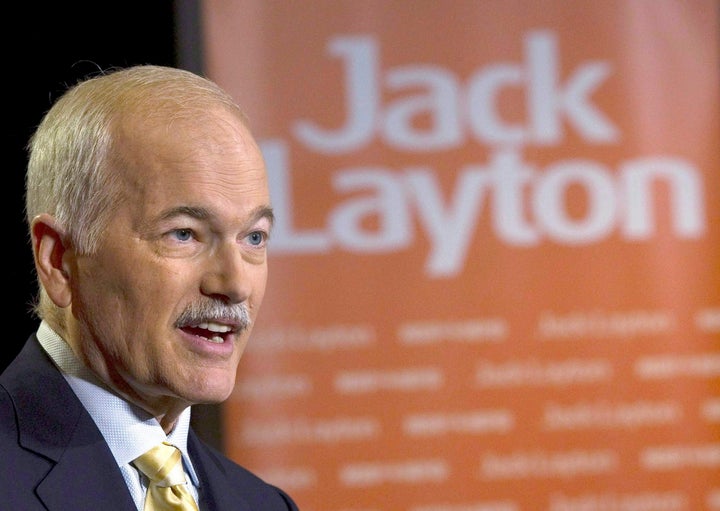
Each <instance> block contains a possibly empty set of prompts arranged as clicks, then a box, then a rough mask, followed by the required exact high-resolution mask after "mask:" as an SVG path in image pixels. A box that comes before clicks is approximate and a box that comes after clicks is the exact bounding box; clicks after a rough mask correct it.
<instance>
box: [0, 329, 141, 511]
mask: <svg viewBox="0 0 720 511" xmlns="http://www.w3.org/2000/svg"><path fill="white" fill-rule="evenodd" d="M3 379H4V380H5V384H6V388H7V390H8V392H9V393H10V394H11V395H12V397H13V401H14V403H15V406H16V411H17V417H18V428H19V431H20V439H19V441H20V444H21V445H22V446H23V447H25V448H26V449H28V450H31V451H34V452H36V453H37V454H38V455H41V456H44V457H46V458H48V459H50V460H52V461H53V462H54V463H55V465H54V466H53V467H52V469H51V470H50V471H49V472H48V474H47V475H46V476H45V478H44V479H43V480H42V481H41V482H40V484H39V485H38V489H37V493H38V495H39V496H40V498H41V499H42V500H43V502H44V503H45V505H46V506H47V508H48V509H49V510H51V511H56V510H57V511H66V510H68V509H77V510H80V509H103V508H105V509H108V508H109V507H112V509H118V510H123V509H127V510H134V509H135V505H134V503H133V501H132V498H131V496H130V492H129V491H128V490H127V486H126V485H125V481H124V479H123V477H122V473H121V472H120V469H119V468H118V466H117V463H116V462H115V459H114V458H113V456H112V453H111V452H110V449H109V448H108V446H107V444H106V443H105V440H104V439H103V437H102V435H101V434H100V431H99V430H98V429H97V426H96V425H95V423H94V422H93V420H92V418H91V417H90V415H89V414H88V413H87V412H86V411H85V409H84V408H83V407H82V405H81V403H80V401H79V400H78V399H77V397H76V396H75V394H74V393H73V392H72V390H71V389H70V387H69V385H68V384H67V382H66V381H65V379H64V378H63V377H62V375H61V374H60V372H59V371H58V370H57V369H56V368H55V366H54V365H53V363H52V361H51V360H50V359H49V357H48V356H47V354H46V353H45V352H44V351H43V350H42V348H41V347H40V345H39V343H38V341H37V339H36V338H34V336H33V337H32V338H31V339H30V340H29V341H28V342H27V343H26V345H25V347H24V348H23V350H22V352H21V353H20V354H19V355H18V358H17V360H16V361H15V362H14V363H13V364H12V367H11V368H10V371H6V372H5V374H4V375H3Z"/></svg>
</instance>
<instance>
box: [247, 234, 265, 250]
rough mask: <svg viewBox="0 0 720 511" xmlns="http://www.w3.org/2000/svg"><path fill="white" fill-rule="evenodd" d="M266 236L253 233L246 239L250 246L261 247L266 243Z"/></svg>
mask: <svg viewBox="0 0 720 511" xmlns="http://www.w3.org/2000/svg"><path fill="white" fill-rule="evenodd" d="M267 238H268V235H267V233H265V232H263V231H253V232H251V233H250V234H248V235H247V239H248V241H249V242H250V244H251V245H253V246H255V247H262V246H263V245H264V244H265V242H266V241H267Z"/></svg>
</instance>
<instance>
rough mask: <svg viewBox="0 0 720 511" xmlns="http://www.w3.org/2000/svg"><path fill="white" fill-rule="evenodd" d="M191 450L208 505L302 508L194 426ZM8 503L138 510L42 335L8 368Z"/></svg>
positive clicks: (205, 508)
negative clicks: (200, 434)
mask: <svg viewBox="0 0 720 511" xmlns="http://www.w3.org/2000/svg"><path fill="white" fill-rule="evenodd" d="M188 451H189V452H190V456H191V457H192V459H193V464H194V465H195V469H196V471H197V473H198V477H199V478H200V481H201V494H200V509H201V511H216V510H217V511H222V510H233V511H266V510H267V511H288V510H294V511H296V510H297V507H296V505H295V504H294V502H293V501H292V500H291V499H290V497H288V496H287V495H286V494H285V493H284V492H283V491H282V490H280V489H278V488H276V487H274V486H271V485H269V484H266V483H265V482H263V481H262V480H260V479H259V478H258V477H256V476H255V475H253V474H252V473H250V472H248V471H247V470H245V469H244V468H242V467H240V466H239V465H237V464H236V463H234V462H232V461H231V460H229V459H228V458H226V457H225V456H223V455H222V454H220V453H219V452H218V451H217V450H214V449H213V448H212V447H210V446H208V445H206V444H205V443H203V442H202V441H201V440H200V439H199V438H198V437H197V435H196V434H195V433H194V432H193V431H192V430H191V431H190V434H189V437H188ZM0 507H1V508H2V509H8V510H22V511H36V510H37V511H40V510H42V511H47V510H50V511H85V510H87V511H98V510H100V511H115V510H118V511H125V510H127V511H136V508H135V504H134V503H133V500H132V498H131V496H130V492H129V491H128V489H127V486H126V485H125V481H124V479H123V477H122V474H121V472H120V470H119V469H118V467H117V463H116V462H115V459H114V458H113V456H112V453H111V452H110V448H109V447H108V446H107V444H106V443H105V440H104V439H103V437H102V435H101V434H100V431H99V430H98V428H97V427H96V426H95V422H93V420H92V418H91V417H90V415H89V414H88V413H87V411H86V410H85V408H84V407H83V406H82V404H81V403H80V401H79V400H78V399H77V397H76V396H75V394H74V393H73V391H72V389H71V388H70V386H69V385H68V384H67V382H66V381H65V379H64V378H63V376H62V375H61V374H60V372H59V371H58V370H57V368H56V367H55V365H54V364H53V363H52V361H51V359H50V358H49V357H48V356H47V354H46V353H45V351H44V350H43V349H42V347H41V346H40V344H39V342H38V340H37V338H36V337H35V335H32V336H31V337H30V338H29V339H28V341H27V343H26V344H25V346H24V347H23V349H22V351H21V352H20V353H19V354H18V356H17V358H16V359H15V360H14V361H13V362H12V363H11V364H10V365H9V366H8V367H7V368H6V370H5V371H4V372H3V373H2V375H0Z"/></svg>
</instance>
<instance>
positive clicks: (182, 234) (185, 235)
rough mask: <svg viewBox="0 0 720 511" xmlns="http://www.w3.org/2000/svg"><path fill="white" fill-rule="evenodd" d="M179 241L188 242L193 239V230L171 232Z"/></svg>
mask: <svg viewBox="0 0 720 511" xmlns="http://www.w3.org/2000/svg"><path fill="white" fill-rule="evenodd" d="M171 235H173V236H174V237H175V238H176V239H177V240H178V241H188V240H190V239H191V238H192V237H193V231H192V229H175V230H173V231H172V232H171Z"/></svg>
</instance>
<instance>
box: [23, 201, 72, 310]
mask: <svg viewBox="0 0 720 511" xmlns="http://www.w3.org/2000/svg"><path fill="white" fill-rule="evenodd" d="M30 236H31V239H32V249H33V256H34V258H35V269H36V271H37V275H38V279H39V280H40V282H41V283H42V285H43V287H44V288H45V292H46V293H47V294H48V296H49V297H50V299H51V300H52V301H53V302H54V303H55V305H57V306H58V307H61V308H64V307H68V306H69V305H70V303H71V302H72V290H71V287H70V283H71V272H70V261H69V260H68V259H69V258H70V257H71V256H72V255H73V252H72V248H70V247H69V246H68V245H66V243H65V240H66V237H65V233H64V232H63V230H62V229H61V228H60V227H59V224H58V222H57V220H56V219H55V217H53V216H52V215H48V214H46V213H43V214H40V215H38V216H36V217H35V218H34V219H33V221H32V224H31V226H30Z"/></svg>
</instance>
